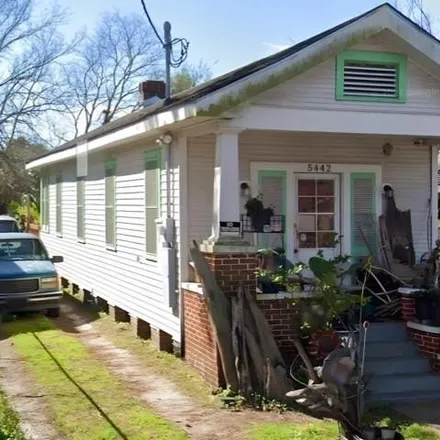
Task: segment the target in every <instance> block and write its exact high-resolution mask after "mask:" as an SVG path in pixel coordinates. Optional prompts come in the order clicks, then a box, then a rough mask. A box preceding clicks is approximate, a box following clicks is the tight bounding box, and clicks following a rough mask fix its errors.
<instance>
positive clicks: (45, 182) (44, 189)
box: [40, 174, 50, 232]
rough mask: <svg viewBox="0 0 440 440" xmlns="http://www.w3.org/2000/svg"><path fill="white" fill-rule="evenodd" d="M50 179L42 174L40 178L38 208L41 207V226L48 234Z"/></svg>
mask: <svg viewBox="0 0 440 440" xmlns="http://www.w3.org/2000/svg"><path fill="white" fill-rule="evenodd" d="M49 191H50V177H49V175H48V174H42V175H41V178H40V206H41V226H42V229H43V231H44V232H49V227H50V202H49V200H50V197H49Z"/></svg>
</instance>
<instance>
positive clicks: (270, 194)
mask: <svg viewBox="0 0 440 440" xmlns="http://www.w3.org/2000/svg"><path fill="white" fill-rule="evenodd" d="M258 192H259V194H260V196H261V199H262V201H263V204H264V207H269V206H271V207H272V208H273V210H274V214H275V215H284V216H285V215H286V172H285V171H271V170H260V171H259V172H258ZM285 244H286V240H285V234H282V235H281V234H276V233H273V234H272V233H270V234H259V235H258V246H259V247H261V248H272V249H273V248H276V247H282V248H284V249H285Z"/></svg>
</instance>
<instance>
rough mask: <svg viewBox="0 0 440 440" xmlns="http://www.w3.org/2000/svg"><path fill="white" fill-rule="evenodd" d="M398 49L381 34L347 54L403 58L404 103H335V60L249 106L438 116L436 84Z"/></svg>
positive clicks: (439, 86)
mask: <svg viewBox="0 0 440 440" xmlns="http://www.w3.org/2000/svg"><path fill="white" fill-rule="evenodd" d="M401 49H402V48H401V47H398V45H397V44H396V42H395V41H394V40H393V38H392V37H391V33H390V32H389V31H383V32H381V33H379V34H377V35H375V36H374V37H371V38H369V39H367V40H366V41H364V42H362V43H358V44H356V45H354V46H352V47H350V48H349V49H348V50H350V51H362V52H367V53H369V52H373V53H384V54H385V53H391V54H402V55H404V57H405V58H406V81H405V82H406V90H405V92H406V97H405V100H404V102H381V100H380V99H378V100H377V101H376V102H375V100H374V99H372V100H370V101H368V102H365V101H362V100H352V101H351V100H338V99H336V83H337V68H336V57H331V58H330V59H328V60H327V61H325V62H323V63H321V64H319V65H318V66H315V67H313V68H311V69H310V70H308V71H306V72H304V73H302V74H300V75H298V76H297V77H295V78H293V79H291V80H289V81H286V82H285V83H284V84H281V85H279V86H277V87H274V88H273V89H271V90H268V91H267V92H264V93H262V94H261V95H259V96H257V97H255V98H254V99H252V100H251V101H250V104H254V105H269V106H280V107H292V108H305V109H317V108H319V109H327V110H352V111H381V112H393V113H399V112H404V113H418V114H440V81H439V80H438V79H437V78H435V77H434V76H432V75H431V74H429V73H428V72H426V71H425V70H424V69H422V68H421V67H420V66H419V65H418V64H417V63H416V62H415V61H414V60H413V59H412V58H411V57H410V56H408V53H402V52H401Z"/></svg>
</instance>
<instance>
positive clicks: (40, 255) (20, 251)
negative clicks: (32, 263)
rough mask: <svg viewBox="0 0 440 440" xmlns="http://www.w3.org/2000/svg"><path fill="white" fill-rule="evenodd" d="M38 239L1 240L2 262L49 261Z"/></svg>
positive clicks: (0, 255) (0, 257) (0, 258)
mask: <svg viewBox="0 0 440 440" xmlns="http://www.w3.org/2000/svg"><path fill="white" fill-rule="evenodd" d="M48 259H49V257H48V255H47V252H46V250H45V249H44V248H43V246H42V245H41V243H40V241H39V240H38V239H35V240H34V239H29V238H28V239H23V238H17V239H9V240H8V239H0V260H2V261H4V260H8V261H11V260H14V261H17V260H48Z"/></svg>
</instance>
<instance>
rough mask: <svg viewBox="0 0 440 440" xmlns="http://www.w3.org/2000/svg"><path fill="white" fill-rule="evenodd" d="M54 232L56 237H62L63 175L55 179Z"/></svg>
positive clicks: (58, 175)
mask: <svg viewBox="0 0 440 440" xmlns="http://www.w3.org/2000/svg"><path fill="white" fill-rule="evenodd" d="M55 219H56V221H55V232H56V234H57V237H60V238H61V237H62V236H63V175H62V174H61V173H59V174H57V175H56V177H55Z"/></svg>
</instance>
